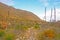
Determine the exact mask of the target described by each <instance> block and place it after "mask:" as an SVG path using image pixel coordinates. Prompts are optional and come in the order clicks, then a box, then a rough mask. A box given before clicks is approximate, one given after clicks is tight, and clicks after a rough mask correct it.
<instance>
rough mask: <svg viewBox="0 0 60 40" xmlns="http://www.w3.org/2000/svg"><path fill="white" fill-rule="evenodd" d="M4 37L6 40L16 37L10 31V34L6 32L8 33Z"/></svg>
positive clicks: (12, 39)
mask: <svg viewBox="0 0 60 40" xmlns="http://www.w3.org/2000/svg"><path fill="white" fill-rule="evenodd" d="M4 39H5V40H14V39H15V35H14V34H10V33H8V34H6V35H5V36H4Z"/></svg>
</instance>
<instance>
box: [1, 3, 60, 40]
mask: <svg viewBox="0 0 60 40" xmlns="http://www.w3.org/2000/svg"><path fill="white" fill-rule="evenodd" d="M2 5H3V7H1V6H2ZM7 7H8V8H9V9H10V10H9V15H8V8H7ZM6 28H7V29H6ZM50 28H52V29H50ZM47 29H48V30H47ZM56 32H57V33H56ZM16 38H18V39H21V40H33V39H34V40H60V23H59V22H56V23H48V22H45V21H43V20H40V19H39V18H38V17H37V16H35V15H34V14H33V13H31V12H28V11H24V10H19V9H15V8H13V7H10V6H7V5H5V4H2V3H0V40H16Z"/></svg>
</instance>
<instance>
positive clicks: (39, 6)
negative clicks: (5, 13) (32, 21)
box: [0, 0, 60, 18]
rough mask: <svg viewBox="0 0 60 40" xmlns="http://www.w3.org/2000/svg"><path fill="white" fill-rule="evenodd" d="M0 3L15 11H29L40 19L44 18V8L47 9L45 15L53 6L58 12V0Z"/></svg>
mask: <svg viewBox="0 0 60 40" xmlns="http://www.w3.org/2000/svg"><path fill="white" fill-rule="evenodd" d="M0 2H3V3H5V4H8V5H12V6H13V7H15V8H17V9H22V10H27V11H31V12H33V13H34V14H36V15H37V16H39V17H41V18H43V16H44V8H45V7H47V13H49V12H48V11H49V10H50V9H51V8H53V7H54V6H55V7H56V8H57V9H58V11H59V10H60V0H0ZM48 15H49V14H47V16H48ZM59 17H60V16H59Z"/></svg>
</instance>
